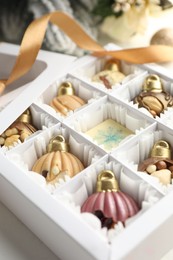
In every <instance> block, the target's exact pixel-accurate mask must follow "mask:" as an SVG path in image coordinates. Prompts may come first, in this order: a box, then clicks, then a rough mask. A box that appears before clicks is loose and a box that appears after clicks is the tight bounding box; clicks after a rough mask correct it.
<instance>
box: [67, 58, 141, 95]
mask: <svg viewBox="0 0 173 260" xmlns="http://www.w3.org/2000/svg"><path fill="white" fill-rule="evenodd" d="M82 59H83V62H82ZM82 59H81V60H80V61H79V63H77V67H75V68H74V69H73V70H71V71H70V74H71V75H72V76H75V77H77V78H79V79H81V80H83V81H84V82H87V83H89V84H90V85H92V86H93V87H95V88H97V89H100V90H102V91H105V92H106V93H107V92H108V93H109V92H112V91H113V90H114V89H117V88H118V87H121V85H122V84H124V83H126V82H128V81H130V80H131V79H133V78H134V77H136V76H137V75H138V74H140V73H142V72H143V71H144V69H142V68H140V67H138V66H135V65H131V64H128V63H126V62H123V61H121V62H120V67H121V72H122V73H124V74H125V75H126V77H125V78H124V79H123V81H122V82H120V83H118V84H115V85H113V86H112V89H107V88H106V87H105V86H104V85H103V84H101V83H97V82H94V81H92V77H93V76H94V75H95V74H96V73H98V72H100V71H101V70H103V67H104V65H105V63H106V61H107V58H93V57H87V58H86V57H84V58H82Z"/></svg>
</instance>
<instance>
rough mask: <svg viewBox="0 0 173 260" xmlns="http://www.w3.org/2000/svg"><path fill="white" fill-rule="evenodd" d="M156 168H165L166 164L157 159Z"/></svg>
mask: <svg viewBox="0 0 173 260" xmlns="http://www.w3.org/2000/svg"><path fill="white" fill-rule="evenodd" d="M156 167H157V169H158V170H162V169H167V164H166V163H165V162H164V161H159V162H157V163H156Z"/></svg>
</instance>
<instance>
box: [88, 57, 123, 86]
mask: <svg viewBox="0 0 173 260" xmlns="http://www.w3.org/2000/svg"><path fill="white" fill-rule="evenodd" d="M124 78H125V75H124V74H123V73H122V72H120V63H119V62H118V61H117V60H114V59H111V60H108V61H107V62H106V64H105V66H104V68H103V70H102V71H100V72H98V73H97V74H95V75H94V76H93V77H92V81H95V82H99V83H102V84H104V85H105V87H106V88H108V89H111V88H112V86H113V85H115V84H117V83H120V82H121V81H122V80H123V79H124Z"/></svg>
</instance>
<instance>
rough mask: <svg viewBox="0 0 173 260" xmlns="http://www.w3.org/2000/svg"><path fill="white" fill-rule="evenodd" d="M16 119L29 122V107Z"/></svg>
mask: <svg viewBox="0 0 173 260" xmlns="http://www.w3.org/2000/svg"><path fill="white" fill-rule="evenodd" d="M16 121H17V122H22V123H28V124H31V121H32V118H31V113H30V111H29V109H27V110H25V112H23V114H22V115H21V116H19V117H18V118H17V120H16Z"/></svg>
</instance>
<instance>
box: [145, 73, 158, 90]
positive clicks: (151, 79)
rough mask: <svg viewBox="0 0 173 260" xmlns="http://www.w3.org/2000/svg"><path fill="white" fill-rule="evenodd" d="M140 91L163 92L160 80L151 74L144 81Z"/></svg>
mask: <svg viewBox="0 0 173 260" xmlns="http://www.w3.org/2000/svg"><path fill="white" fill-rule="evenodd" d="M142 89H143V91H147V92H149V91H150V92H154V93H160V92H162V91H163V85H162V82H161V80H160V78H159V77H158V76H157V75H155V74H153V75H150V76H148V77H147V78H146V79H145V81H144V84H143V86H142Z"/></svg>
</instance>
